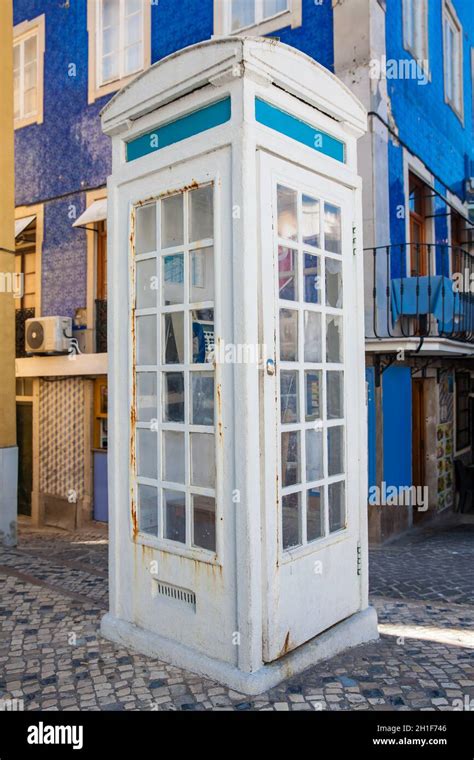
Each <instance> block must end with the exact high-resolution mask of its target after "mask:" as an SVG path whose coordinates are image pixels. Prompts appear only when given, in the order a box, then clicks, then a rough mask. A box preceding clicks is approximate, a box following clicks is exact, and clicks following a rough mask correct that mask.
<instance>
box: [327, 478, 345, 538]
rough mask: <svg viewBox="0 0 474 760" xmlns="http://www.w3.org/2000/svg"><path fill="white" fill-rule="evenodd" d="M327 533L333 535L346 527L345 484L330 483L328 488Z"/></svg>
mask: <svg viewBox="0 0 474 760" xmlns="http://www.w3.org/2000/svg"><path fill="white" fill-rule="evenodd" d="M328 502H329V532H330V533H334V531H336V530H341V529H342V528H345V527H346V505H345V484H344V481H341V482H340V483H331V485H329V486H328Z"/></svg>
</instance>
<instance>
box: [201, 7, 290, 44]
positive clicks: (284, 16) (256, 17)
mask: <svg viewBox="0 0 474 760" xmlns="http://www.w3.org/2000/svg"><path fill="white" fill-rule="evenodd" d="M238 1H239V0H230V2H229V0H214V34H215V35H216V36H226V35H238V34H243V33H245V34H253V35H257V36H260V35H264V34H270V33H271V32H275V31H277V30H278V29H284V28H285V27H291V28H292V29H294V28H295V27H298V26H301V23H302V14H303V11H302V0H286V3H285V4H286V7H285V8H281V9H280V10H278V9H275V12H274V13H267V15H266V13H265V3H266V2H268V0H245V1H246V2H247V4H248V5H250V4H251V3H252V2H253V9H254V14H253V18H252V19H250V18H249V19H248V20H247V19H243V23H242V24H241V25H234V23H233V19H232V5H233V3H234V2H238ZM241 1H242V0H241ZM283 1H285V0H283ZM276 2H277V3H278V2H279V0H276Z"/></svg>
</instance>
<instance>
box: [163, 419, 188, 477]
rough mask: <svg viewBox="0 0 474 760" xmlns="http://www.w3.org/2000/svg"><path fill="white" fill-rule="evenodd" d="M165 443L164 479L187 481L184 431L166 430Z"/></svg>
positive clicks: (164, 434)
mask: <svg viewBox="0 0 474 760" xmlns="http://www.w3.org/2000/svg"><path fill="white" fill-rule="evenodd" d="M161 440H162V444H163V452H162V459H163V480H166V481H167V482H169V483H183V484H184V483H185V482H186V480H185V469H184V463H185V451H184V433H179V432H175V431H174V430H164V431H163V434H162V439H161Z"/></svg>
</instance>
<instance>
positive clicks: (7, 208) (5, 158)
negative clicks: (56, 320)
mask: <svg viewBox="0 0 474 760" xmlns="http://www.w3.org/2000/svg"><path fill="white" fill-rule="evenodd" d="M0 51H1V55H0V196H1V202H0V249H2V248H6V249H7V250H9V251H12V250H13V249H14V247H15V235H14V204H15V200H14V163H13V161H14V159H13V11H12V0H0ZM14 264H15V257H14V255H12V254H11V253H5V252H4V251H2V250H0V275H3V276H2V277H0V447H2V448H3V447H6V446H15V445H16V411H15V304H14V300H13V293H12V292H3V290H4V287H3V282H5V280H6V277H5V275H7V274H8V273H13V271H14Z"/></svg>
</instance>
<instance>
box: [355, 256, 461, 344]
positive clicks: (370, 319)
mask: <svg viewBox="0 0 474 760" xmlns="http://www.w3.org/2000/svg"><path fill="white" fill-rule="evenodd" d="M365 256H366V260H365V276H366V296H367V295H368V294H369V293H370V290H371V296H372V297H371V304H370V306H369V309H367V308H366V319H367V324H366V328H367V329H366V332H367V337H371V338H374V337H375V338H380V339H385V338H411V337H419V338H425V337H436V338H449V339H451V340H456V341H461V342H463V343H474V256H473V255H471V253H469V251H467V250H465V249H464V248H460V247H458V246H450V245H445V244H444V243H442V244H441V243H416V244H410V243H402V244H397V245H386V246H379V247H377V248H368V249H366V250H365ZM471 288H472V290H471Z"/></svg>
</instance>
